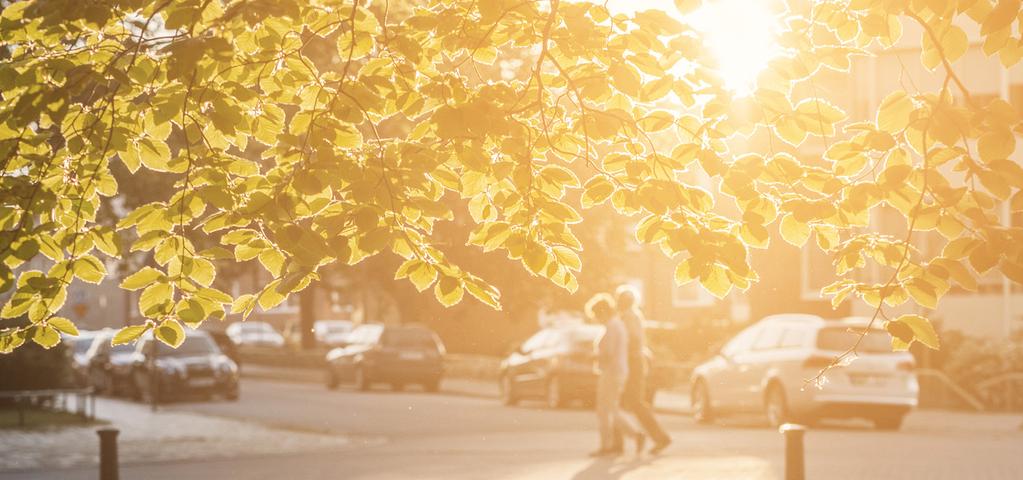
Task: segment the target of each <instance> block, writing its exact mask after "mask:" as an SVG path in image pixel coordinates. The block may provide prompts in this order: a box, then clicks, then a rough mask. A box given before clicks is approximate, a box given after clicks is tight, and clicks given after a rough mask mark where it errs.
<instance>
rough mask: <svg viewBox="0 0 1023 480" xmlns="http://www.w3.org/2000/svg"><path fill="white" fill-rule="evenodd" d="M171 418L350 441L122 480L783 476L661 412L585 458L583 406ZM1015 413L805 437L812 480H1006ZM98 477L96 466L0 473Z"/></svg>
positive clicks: (714, 433) (943, 416)
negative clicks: (643, 446) (658, 447)
mask: <svg viewBox="0 0 1023 480" xmlns="http://www.w3.org/2000/svg"><path fill="white" fill-rule="evenodd" d="M165 408H167V409H171V410H177V411H188V412H197V413H202V414H206V415H215V416H225V417H231V418H235V419H243V420H245V421H250V422H259V423H265V424H269V425H272V426H277V427H284V428H290V429H299V430H304V431H311V432H320V433H326V434H331V435H344V436H349V437H351V438H353V439H355V440H356V441H354V442H352V443H351V446H350V447H348V448H344V449H339V450H337V451H336V452H326V453H325V452H318V453H308V454H298V455H296V454H288V455H269V456H268V455H262V456H258V457H257V456H253V457H239V458H232V459H220V460H207V461H190V462H165V463H146V462H145V459H122V461H123V462H125V465H124V466H123V467H122V475H121V478H122V479H126V480H133V479H146V480H163V479H180V478H189V479H205V478H211V479H213V478H216V479H239V480H263V479H266V480H270V479H273V480H280V479H286V480H301V479H327V478H331V479H333V478H336V479H370V480H389V479H407V478H414V479H454V480H457V479H497V480H500V479H527V480H532V479H571V480H585V479H642V478H649V479H660V478H685V479H712V478H713V479H730V478H734V479H780V478H782V475H783V464H782V459H783V453H784V452H783V445H782V439H781V437H780V435H779V434H778V433H777V432H775V431H773V430H771V429H769V428H767V427H766V426H765V425H763V422H762V420H760V419H757V418H749V419H737V420H733V421H730V422H728V423H726V424H725V425H715V426H701V425H696V424H694V423H693V422H692V421H691V420H690V419H689V418H687V417H683V416H679V415H661V419H662V421H663V422H664V425H665V427H666V428H667V429H668V430H669V431H670V432H671V434H672V436H673V437H674V440H675V443H674V445H672V446H671V447H670V448H669V449H668V450H667V451H666V452H664V453H663V454H661V455H660V456H656V457H652V456H649V455H642V456H634V455H627V456H623V457H620V458H618V459H612V460H607V459H601V460H592V459H590V458H588V457H587V456H586V454H587V452H589V451H590V450H592V449H594V448H595V447H596V440H597V435H596V433H595V432H594V428H595V419H594V418H593V416H592V413H591V412H589V411H586V410H582V409H575V410H572V409H569V410H561V411H552V410H546V409H542V408H540V406H539V405H536V404H529V403H526V404H524V405H522V406H518V407H506V406H503V405H501V404H500V403H499V402H498V401H497V400H496V399H488V398H473V397H462V396H453V395H444V394H439V395H438V394H428V393H423V392H418V391H407V392H390V391H387V390H384V389H381V390H378V391H372V392H368V393H364V392H356V391H352V390H349V389H344V388H342V389H341V390H338V391H327V390H325V389H324V388H323V387H321V386H319V385H313V384H301V383H284V382H274V381H260V380H245V381H244V384H243V394H242V399H241V401H239V402H237V403H231V402H223V401H214V402H201V403H200V402H195V403H178V404H173V405H170V406H167V407H165ZM1020 418H1021V417H1020V416H1018V415H1017V416H991V415H967V414H953V413H947V412H934V411H931V412H919V413H915V414H913V415H911V417H910V418H909V419H907V422H906V425H905V427H904V429H903V430H902V431H899V432H877V431H874V430H872V429H871V428H869V426H868V425H867V424H866V423H863V424H860V423H856V422H843V423H840V424H829V425H825V426H822V427H819V428H815V429H814V430H813V431H811V432H809V433H808V434H807V439H806V441H807V443H806V455H807V461H806V468H807V478H810V479H843V478H848V479H861V478H871V479H890V478H891V479H902V478H905V479H918V478H919V479H963V478H985V479H1002V478H1004V479H1011V478H1019V474H1020V473H1019V472H1021V471H1023V431H1021V430H1020ZM0 478H4V479H8V478H9V479H11V480H15V479H17V480H23V479H33V480H37V479H39V480H41V479H51V478H52V479H57V478H60V479H72V480H74V479H90V480H91V479H95V478H96V472H95V470H94V469H84V470H83V469H79V470H61V471H52V472H26V473H23V474H16V475H7V476H3V475H0Z"/></svg>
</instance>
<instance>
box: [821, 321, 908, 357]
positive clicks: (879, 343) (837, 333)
mask: <svg viewBox="0 0 1023 480" xmlns="http://www.w3.org/2000/svg"><path fill="white" fill-rule="evenodd" d="M860 333H861V331H860V330H858V329H856V328H855V327H853V328H847V327H833V328H824V329H821V331H820V332H818V333H817V348H819V349H821V350H833V351H845V350H848V349H849V348H851V347H852V346H853V345H854V344H855V343H856V339H857V338H859V336H860ZM856 350H857V351H860V352H866V353H889V352H891V351H892V341H891V337H890V336H888V334H887V333H885V332H884V331H881V330H873V329H872V330H870V331H869V332H867V335H866V336H864V337H863V340H862V341H861V342H860V344H859V346H857V347H856Z"/></svg>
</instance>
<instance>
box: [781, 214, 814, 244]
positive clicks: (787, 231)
mask: <svg viewBox="0 0 1023 480" xmlns="http://www.w3.org/2000/svg"><path fill="white" fill-rule="evenodd" d="M781 238H784V239H785V241H786V242H789V243H791V244H792V245H795V246H797V247H802V246H803V245H806V241H807V240H808V239H809V238H810V226H809V225H807V224H805V223H803V222H800V221H799V220H796V218H795V217H794V216H793V215H792V214H791V213H788V214H785V216H784V217H782V219H781Z"/></svg>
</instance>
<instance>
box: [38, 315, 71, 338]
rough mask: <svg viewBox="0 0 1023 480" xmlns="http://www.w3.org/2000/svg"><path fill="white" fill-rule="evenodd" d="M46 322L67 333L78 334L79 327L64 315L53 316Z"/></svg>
mask: <svg viewBox="0 0 1023 480" xmlns="http://www.w3.org/2000/svg"><path fill="white" fill-rule="evenodd" d="M46 324H47V325H49V326H51V327H53V328H55V329H57V330H58V331H60V332H62V333H66V334H68V335H71V336H74V337H77V336H78V327H76V326H75V324H74V323H73V322H72V321H71V320H68V319H66V318H64V317H51V318H50V319H49V320H47V321H46Z"/></svg>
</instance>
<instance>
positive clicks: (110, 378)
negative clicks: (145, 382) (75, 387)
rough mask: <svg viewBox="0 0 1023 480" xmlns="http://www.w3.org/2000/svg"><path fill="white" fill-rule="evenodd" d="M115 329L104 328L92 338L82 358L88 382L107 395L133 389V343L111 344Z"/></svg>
mask: <svg viewBox="0 0 1023 480" xmlns="http://www.w3.org/2000/svg"><path fill="white" fill-rule="evenodd" d="M115 333H116V332H114V331H113V330H103V331H101V332H99V333H98V334H97V335H96V336H95V337H94V338H93V340H92V344H91V345H90V346H89V349H88V350H87V351H86V352H85V355H84V357H83V359H82V362H83V365H84V368H85V370H86V374H87V377H88V382H89V384H90V385H92V387H93V388H95V389H96V391H97V392H99V393H102V394H106V395H117V394H122V395H123V394H127V393H130V392H131V391H132V384H131V356H132V352H133V351H134V350H135V347H134V346H133V345H127V344H122V345H111V344H110V341H111V340H113V338H114V334H115Z"/></svg>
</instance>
